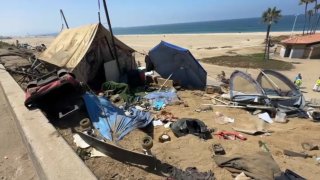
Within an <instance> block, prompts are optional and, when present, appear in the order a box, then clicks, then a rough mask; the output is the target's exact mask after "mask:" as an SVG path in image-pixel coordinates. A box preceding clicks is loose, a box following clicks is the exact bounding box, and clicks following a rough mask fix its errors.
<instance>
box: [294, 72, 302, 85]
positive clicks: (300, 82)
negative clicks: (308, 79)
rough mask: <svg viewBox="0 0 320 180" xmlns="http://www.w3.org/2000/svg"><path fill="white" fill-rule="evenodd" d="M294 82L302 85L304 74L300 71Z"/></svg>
mask: <svg viewBox="0 0 320 180" xmlns="http://www.w3.org/2000/svg"><path fill="white" fill-rule="evenodd" d="M293 83H294V84H295V85H296V86H297V87H300V86H301V85H302V76H301V74H300V73H299V74H298V75H297V77H296V78H295V79H294V81H293Z"/></svg>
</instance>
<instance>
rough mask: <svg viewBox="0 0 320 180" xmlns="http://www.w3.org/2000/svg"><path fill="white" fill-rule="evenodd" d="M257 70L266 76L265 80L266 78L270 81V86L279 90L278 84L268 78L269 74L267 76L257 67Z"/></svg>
mask: <svg viewBox="0 0 320 180" xmlns="http://www.w3.org/2000/svg"><path fill="white" fill-rule="evenodd" d="M259 70H260V72H261V73H262V74H263V75H264V76H265V77H266V78H267V80H268V81H269V82H271V84H272V86H274V87H275V88H277V90H278V91H279V90H280V88H279V86H278V85H277V84H276V83H275V82H273V81H272V79H270V78H269V76H268V75H267V74H266V73H264V72H263V71H262V70H261V69H259Z"/></svg>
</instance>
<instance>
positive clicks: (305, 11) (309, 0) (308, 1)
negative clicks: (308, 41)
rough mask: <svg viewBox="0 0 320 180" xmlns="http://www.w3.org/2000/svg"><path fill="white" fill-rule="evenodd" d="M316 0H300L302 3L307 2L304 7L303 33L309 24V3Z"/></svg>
mask: <svg viewBox="0 0 320 180" xmlns="http://www.w3.org/2000/svg"><path fill="white" fill-rule="evenodd" d="M314 1H315V0H300V3H299V4H300V5H303V4H305V9H304V25H303V33H302V34H303V35H304V31H305V30H306V25H307V15H308V14H307V11H308V4H309V3H313V2H314Z"/></svg>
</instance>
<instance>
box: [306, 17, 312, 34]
mask: <svg viewBox="0 0 320 180" xmlns="http://www.w3.org/2000/svg"><path fill="white" fill-rule="evenodd" d="M311 17H312V16H311V14H309V21H308V28H307V34H311Z"/></svg>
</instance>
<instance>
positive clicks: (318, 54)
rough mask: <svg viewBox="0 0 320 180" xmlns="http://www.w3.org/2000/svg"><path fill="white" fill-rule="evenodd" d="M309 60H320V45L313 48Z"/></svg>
mask: <svg viewBox="0 0 320 180" xmlns="http://www.w3.org/2000/svg"><path fill="white" fill-rule="evenodd" d="M309 59H320V46H319V45H317V46H313V47H311V52H310V54H309Z"/></svg>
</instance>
